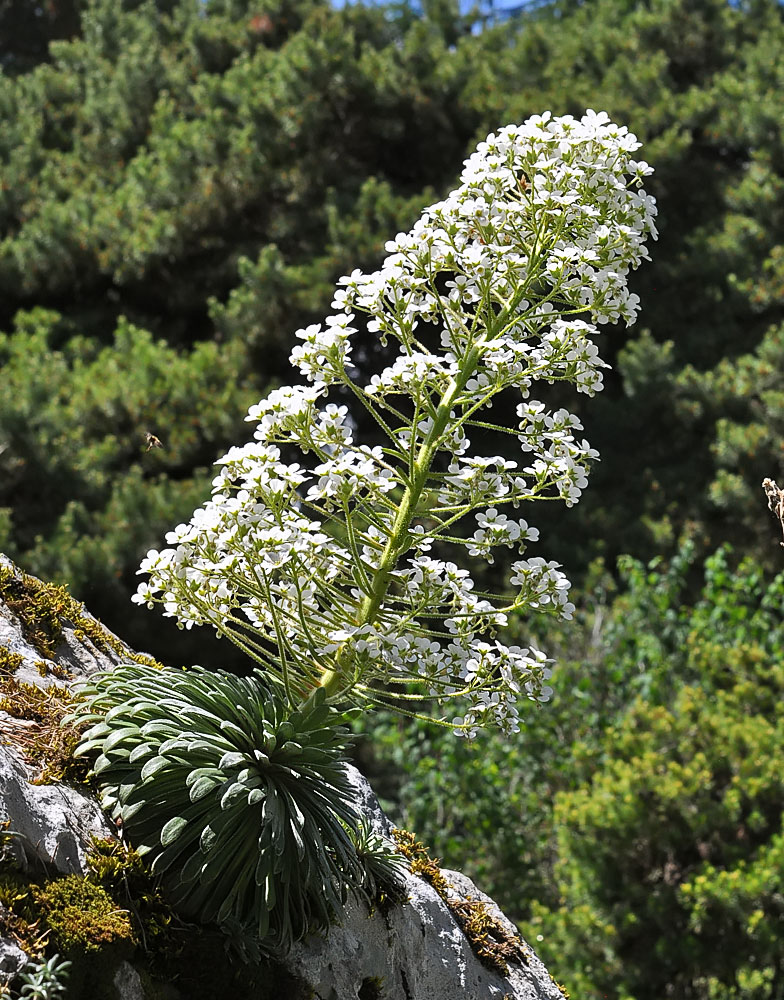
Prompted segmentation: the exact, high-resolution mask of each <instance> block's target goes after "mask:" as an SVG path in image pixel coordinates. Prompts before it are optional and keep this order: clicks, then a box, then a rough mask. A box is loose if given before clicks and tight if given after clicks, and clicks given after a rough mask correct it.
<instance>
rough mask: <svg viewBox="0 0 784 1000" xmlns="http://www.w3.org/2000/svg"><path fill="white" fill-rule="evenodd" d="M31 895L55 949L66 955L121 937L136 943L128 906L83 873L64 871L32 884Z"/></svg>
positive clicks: (112, 942) (94, 948)
mask: <svg viewBox="0 0 784 1000" xmlns="http://www.w3.org/2000/svg"><path fill="white" fill-rule="evenodd" d="M33 898H34V899H35V903H36V905H37V906H38V907H39V908H40V912H41V916H42V918H43V919H44V921H45V922H46V925H47V926H48V928H49V930H50V931H51V932H52V936H53V937H54V940H55V944H56V945H57V947H58V949H59V951H60V952H61V953H63V954H65V955H68V956H69V957H70V956H71V955H72V954H73V952H74V951H85V952H88V951H98V950H100V949H101V948H104V947H105V946H106V945H109V944H117V943H118V942H121V941H122V942H127V943H129V944H134V945H135V944H136V935H135V933H134V930H133V927H132V925H131V919H130V914H129V912H128V910H125V909H121V908H119V907H118V905H117V903H116V902H115V901H114V900H113V899H112V897H111V896H110V895H109V893H108V892H107V891H106V889H104V887H103V886H102V885H99V884H98V883H96V882H93V881H91V880H90V879H89V878H85V877H84V876H83V875H65V876H63V878H58V879H54V880H53V881H51V882H47V883H46V884H45V885H44V886H42V887H36V888H35V889H33Z"/></svg>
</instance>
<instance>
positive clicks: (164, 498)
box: [0, 0, 784, 1000]
mask: <svg viewBox="0 0 784 1000" xmlns="http://www.w3.org/2000/svg"><path fill="white" fill-rule="evenodd" d="M783 55H784V15H783V13H782V7H781V6H780V4H778V3H777V2H775V0H740V2H735V3H727V2H725V0H583V2H580V0H561V2H558V0H553V2H542V3H537V4H529V5H526V6H524V7H523V8H522V9H521V10H520V11H519V12H518V13H517V14H516V15H515V16H513V17H509V18H506V19H504V20H502V21H500V20H498V19H493V18H492V17H489V16H481V15H480V14H478V13H476V12H474V13H472V14H464V13H463V14H461V13H460V11H459V10H458V8H457V5H456V4H453V3H452V2H450V0H429V2H426V3H424V4H423V9H419V8H416V9H414V8H413V7H412V6H409V5H407V4H404V3H392V4H389V5H386V6H374V7H361V6H350V7H347V8H344V9H341V10H336V9H333V8H332V7H331V6H329V4H328V3H326V2H322V0H207V2H202V0H157V2H154V0H145V2H138V0H83V2H79V0H57V2H51V3H48V4H46V5H39V4H35V3H32V2H29V0H6V2H4V3H2V4H0V66H1V67H2V75H1V76H0V110H1V111H2V118H3V123H4V128H3V130H2V133H1V134H0V164H1V166H0V330H2V331H3V332H2V333H0V366H1V367H2V372H1V373H0V550H2V551H5V552H6V553H7V554H8V555H10V556H12V557H13V558H14V559H16V560H17V561H18V562H19V563H20V564H21V565H22V566H24V567H25V568H26V569H28V570H29V571H31V572H34V573H37V574H40V575H42V576H44V577H46V578H48V579H53V580H56V581H64V582H68V583H69V584H70V586H71V589H72V591H73V593H74V594H75V595H76V596H78V597H79V598H81V599H83V600H85V601H86V602H87V604H88V607H89V608H90V609H91V610H92V611H94V612H95V613H96V614H98V615H99V616H100V617H102V618H103V620H104V621H105V622H106V623H107V624H108V625H109V626H110V627H113V628H115V629H116V630H117V631H119V632H120V633H121V634H122V635H123V637H124V638H126V639H127V640H128V641H129V642H131V643H132V644H133V645H135V646H137V647H139V648H143V649H147V650H150V651H151V652H153V653H155V655H157V656H159V657H160V658H161V659H164V660H168V661H170V662H175V663H178V662H183V661H187V662H191V661H193V660H194V659H198V660H199V661H200V662H204V663H208V664H213V665H225V664H226V663H228V662H229V660H230V654H229V651H228V650H226V649H225V648H223V647H222V646H218V647H216V648H214V647H210V646H209V645H208V643H206V642H205V640H204V638H203V637H193V636H191V635H187V636H186V635H184V634H181V633H178V632H177V631H176V630H175V629H173V628H172V627H171V626H170V625H168V624H167V622H165V621H163V620H161V619H160V618H159V617H158V616H154V615H150V614H149V613H148V612H146V611H139V610H137V609H135V608H133V607H132V606H131V605H130V603H129V595H130V593H131V592H132V591H133V589H135V579H134V573H135V569H136V567H137V565H138V562H139V559H140V558H141V556H142V555H143V554H144V552H145V551H146V550H147V548H149V547H150V546H152V545H155V544H158V543H159V541H160V539H161V537H162V535H163V533H164V531H165V530H167V529H168V528H169V527H171V526H172V525H173V524H175V523H177V522H178V521H179V520H182V519H183V518H185V517H187V515H188V514H189V513H190V511H191V510H192V509H193V507H194V506H195V505H196V504H197V503H198V502H199V501H200V500H201V499H202V498H203V497H204V495H205V493H206V491H207V488H208V484H209V480H210V478H211V473H210V471H209V465H210V463H211V462H212V460H213V459H214V458H215V457H216V455H217V454H219V453H220V452H221V451H222V450H223V449H225V448H226V447H227V446H228V445H229V444H231V443H234V442H237V441H239V440H241V439H242V438H243V436H244V435H245V433H246V431H247V428H246V427H245V425H244V424H243V417H244V413H245V411H246V409H247V406H248V405H249V404H250V403H251V402H254V401H255V400H256V399H257V398H258V397H259V396H260V395H261V394H262V393H263V392H264V391H265V390H266V389H267V388H268V387H269V386H271V385H273V384H275V383H276V382H277V381H279V380H281V379H284V378H285V379H287V378H288V374H287V370H286V369H287V365H286V358H287V354H288V350H289V347H290V345H291V339H292V333H293V331H294V330H295V329H296V328H297V327H298V326H300V325H302V324H303V323H307V322H310V321H313V320H316V319H318V318H319V317H321V316H322V315H323V314H324V312H325V310H326V309H327V307H328V303H329V299H330V297H331V289H332V286H333V283H334V280H335V278H336V277H337V276H338V275H340V274H342V273H345V272H347V271H350V270H351V269H353V268H354V267H368V266H373V264H374V263H375V262H376V261H377V260H378V259H379V257H380V255H381V253H382V248H383V242H384V240H385V239H387V238H389V237H390V236H391V235H392V234H394V233H395V232H396V231H398V230H400V229H405V228H408V227H409V226H410V225H411V223H412V221H413V220H414V218H415V217H416V216H417V214H418V212H419V210H420V209H421V207H422V206H423V205H424V204H426V203H428V202H429V201H430V200H432V199H434V198H436V197H438V196H439V195H441V194H443V193H445V192H446V191H447V190H448V189H449V188H450V186H451V185H452V184H453V183H454V181H455V179H456V178H457V176H458V174H459V170H460V166H461V161H462V159H463V157H464V156H465V155H466V154H467V153H468V151H469V150H470V148H471V147H472V145H473V144H474V143H475V142H476V140H477V139H478V138H481V137H482V136H483V135H484V134H485V133H486V132H488V131H490V130H491V129H493V128H495V127H497V126H498V125H500V124H503V123H505V122H507V121H515V120H522V119H524V118H525V117H527V116H528V115H530V114H533V113H538V112H540V111H542V110H544V109H548V108H549V109H551V110H552V111H553V112H554V113H555V114H564V113H574V114H579V113H581V112H582V111H583V110H584V109H585V108H586V107H593V108H596V109H603V110H606V111H607V112H608V113H609V114H610V115H611V117H613V118H614V119H615V120H617V121H621V122H623V123H625V124H628V125H629V127H630V128H631V129H632V130H633V131H634V132H636V133H637V134H638V136H639V137H640V138H641V139H642V140H643V142H644V143H645V152H644V155H645V157H646V158H647V159H648V160H649V161H650V162H651V163H653V164H654V165H655V167H656V174H655V176H654V178H653V183H652V184H651V189H652V190H653V193H655V194H656V196H657V197H658V199H659V202H660V222H661V239H660V241H659V243H658V244H657V245H655V247H654V248H653V255H654V260H653V263H652V264H649V265H647V266H646V267H645V268H644V269H642V270H641V271H640V272H639V274H638V275H636V276H635V290H636V291H637V292H638V293H639V294H640V296H641V298H642V300H643V312H642V319H641V321H640V323H639V324H638V326H637V327H635V328H632V329H631V330H629V331H626V330H620V329H619V330H617V331H613V332H612V333H611V334H609V335H607V339H606V341H605V343H604V345H603V353H604V355H605V356H606V357H607V359H608V360H610V361H611V362H612V363H613V365H614V370H613V373H612V374H611V377H610V378H609V380H608V385H607V388H606V390H605V392H604V393H602V395H601V396H600V397H598V398H597V399H596V400H592V401H589V403H588V405H587V406H586V407H585V413H584V422H585V424H586V433H587V436H588V437H589V438H590V440H591V443H592V444H594V445H595V446H596V447H598V448H599V450H600V452H601V455H602V462H601V464H600V465H598V466H597V468H596V470H595V472H594V476H593V482H592V484H591V487H590V489H589V490H588V492H587V494H586V496H585V499H584V500H583V501H582V502H581V503H580V505H579V506H578V507H577V508H575V509H574V510H572V511H569V512H564V511H563V510H548V511H546V512H545V514H546V516H540V515H539V513H538V512H537V516H536V517H535V521H537V523H538V524H539V526H540V527H541V528H542V541H541V544H540V551H541V553H542V554H543V555H546V556H547V557H554V558H558V559H560V560H561V561H562V562H563V563H564V564H565V567H566V569H567V571H568V572H569V574H570V575H571V576H572V577H573V578H574V579H575V580H576V581H577V583H578V590H579V593H580V594H581V595H582V597H581V601H580V603H581V608H582V610H581V620H580V622H579V623H578V624H577V626H576V627H574V628H571V629H568V630H565V631H564V632H563V634H558V635H554V634H552V633H550V634H548V635H544V636H540V637H539V639H540V641H541V643H542V645H543V646H544V647H545V648H547V649H548V650H554V651H556V652H557V653H558V654H559V656H560V666H559V668H558V672H557V675H556V678H555V688H556V696H555V698H554V700H553V702H552V704H550V705H549V706H547V707H545V708H544V709H542V710H541V711H536V712H534V713H533V714H532V716H531V719H530V723H529V724H527V725H526V727H525V729H524V731H523V733H522V734H521V736H520V738H519V740H517V741H515V742H514V743H510V742H508V741H506V742H505V741H502V740H500V739H499V738H497V737H494V736H489V737H487V738H486V739H484V740H482V741H480V743H479V744H478V745H476V746H467V745H465V744H463V743H459V742H456V741H455V740H454V738H452V737H451V736H442V735H441V733H440V732H439V731H438V730H437V729H435V728H433V727H421V726H420V727H412V726H408V725H404V724H402V723H400V722H399V721H396V720H389V719H384V718H378V719H377V720H368V722H367V726H368V732H367V733H366V739H365V740H364V741H363V742H362V745H361V747H360V760H361V761H362V762H363V764H364V766H365V767H366V768H367V769H368V770H369V772H370V773H372V774H373V775H374V776H375V780H376V782H377V784H378V785H379V787H380V788H381V790H382V792H383V793H384V794H385V797H386V799H387V800H388V802H389V804H390V807H391V808H392V809H393V810H394V811H396V814H397V816H398V818H399V819H400V820H401V821H405V822H406V823H408V824H409V825H411V826H412V827H413V828H414V829H415V830H416V831H417V834H418V835H419V837H420V838H421V839H424V840H426V841H429V843H430V845H431V846H432V847H433V848H434V850H436V852H437V853H440V854H441V856H442V858H443V859H444V861H445V863H448V864H453V865H454V866H456V867H461V868H463V869H464V870H466V871H467V872H468V873H469V874H474V875H476V876H477V877H478V878H479V879H480V881H481V882H482V883H483V885H484V886H485V888H487V889H489V890H490V891H491V892H493V893H495V894H496V895H497V897H498V898H499V899H500V900H501V901H502V902H503V904H504V905H505V906H506V907H507V908H508V909H509V911H510V913H511V914H512V915H513V916H514V917H515V918H517V919H518V920H520V921H521V922H522V926H523V929H524V931H525V932H526V933H527V934H528V935H529V936H530V937H531V939H532V942H533V943H534V944H536V945H537V947H538V948H539V949H540V950H541V952H542V954H543V956H544V957H545V958H546V960H547V961H548V962H549V964H550V966H551V968H552V970H553V972H554V973H555V974H556V976H557V978H558V979H559V980H561V981H563V982H564V983H565V985H566V986H567V987H568V988H570V989H571V990H572V991H573V993H574V994H575V995H576V996H580V997H584V998H591V997H605V996H607V997H612V998H617V1000H661V998H662V997H667V996H673V997H680V998H686V1000H688V998H699V1000H703V998H704V1000H725V998H726V1000H730V998H738V1000H739V998H741V997H742V998H749V997H750V998H760V1000H762V998H765V1000H767V998H774V1000H775V998H782V997H784V958H783V957H782V956H784V924H783V923H782V921H784V898H782V896H781V889H780V878H779V877H778V876H777V874H776V873H777V871H778V872H780V869H781V865H782V860H784V858H783V857H782V854H783V853H784V847H782V844H783V843H784V841H783V840H782V824H781V819H782V804H783V803H784V783H783V780H782V774H784V768H783V767H782V763H784V761H783V760H782V755H783V753H784V748H783V741H784V731H783V730H782V728H781V722H780V720H779V718H778V712H777V707H778V703H779V701H780V699H781V694H782V687H783V686H784V677H782V644H783V643H784V639H783V637H782V625H781V608H782V596H784V591H783V589H782V588H784V583H782V581H781V580H780V579H777V578H776V577H775V573H776V571H777V569H778V568H779V567H780V566H781V565H782V564H781V557H782V556H781V550H780V549H779V548H778V546H777V544H776V532H777V528H776V526H775V524H774V522H773V521H772V520H770V519H769V518H768V515H767V514H766V512H765V509H764V498H763V496H762V492H761V490H760V487H759V483H760V480H761V479H762V477H763V476H764V475H771V476H773V477H774V478H775V477H777V476H778V477H780V476H781V475H782V473H783V471H784V470H782V461H783V455H784V452H783V451H782V448H783V445H782V442H783V441H784V375H783V374H782V373H783V372H784V191H783V190H782V189H783V188H784V148H783V146H782V143H783V142H784V140H783V139H782V129H781V98H780V94H781V93H782V91H783V90H784V58H783V57H782V56H783ZM367 362H368V364H369V365H372V363H373V358H372V357H369V358H368V359H367ZM147 431H150V432H152V433H154V434H156V435H157V436H158V437H159V438H160V439H161V440H162V442H163V444H164V447H163V448H162V449H152V450H149V451H148V450H146V447H147V446H146V443H145V433H146V432H147ZM726 543H731V544H732V545H733V546H734V548H733V549H728V548H723V547H722V546H724V545H725V544H726ZM619 557H621V558H620V559H619ZM654 559H658V560H660V561H659V562H656V563H654V564H653V565H652V566H649V565H648V563H649V561H650V560H654ZM515 627H516V628H518V629H519V631H520V634H521V638H522V637H527V636H528V635H529V629H530V628H535V627H536V626H535V623H526V622H519V623H516V626H515Z"/></svg>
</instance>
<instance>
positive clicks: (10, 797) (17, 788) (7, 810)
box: [0, 746, 112, 875]
mask: <svg viewBox="0 0 784 1000" xmlns="http://www.w3.org/2000/svg"><path fill="white" fill-rule="evenodd" d="M36 771H37V768H35V767H31V766H30V765H28V764H27V763H26V762H25V760H24V759H23V757H22V756H21V754H19V753H17V752H16V751H14V750H13V749H12V748H11V747H7V746H0V790H2V791H1V792H0V823H2V822H4V821H8V824H9V831H10V832H11V833H12V836H10V837H9V838H8V843H9V845H10V847H11V850H12V851H13V852H14V854H15V855H16V857H17V859H18V860H19V861H20V862H21V863H22V865H23V867H27V866H29V865H33V864H36V865H37V866H43V868H44V870H45V871H49V872H59V873H60V874H63V875H68V874H71V873H72V872H77V873H83V872H84V870H85V854H86V849H87V848H88V847H89V846H90V838H91V837H110V836H112V830H111V827H110V825H109V821H108V820H107V819H106V817H105V816H104V814H103V813H102V812H101V810H100V808H99V806H98V803H97V802H96V801H95V799H93V798H91V797H90V796H89V795H86V794H85V793H84V792H80V791H78V790H77V789H75V788H70V787H69V786H68V785H64V784H62V783H59V784H56V785H33V784H31V780H32V778H34V777H35V774H36Z"/></svg>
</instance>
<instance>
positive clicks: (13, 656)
mask: <svg viewBox="0 0 784 1000" xmlns="http://www.w3.org/2000/svg"><path fill="white" fill-rule="evenodd" d="M23 663H24V657H23V656H22V654H21V653H12V652H11V650H10V649H9V648H8V647H7V646H0V676H4V675H7V676H9V677H10V676H13V675H14V674H15V673H16V671H17V670H18V669H19V668H20V667H21V666H22V664H23Z"/></svg>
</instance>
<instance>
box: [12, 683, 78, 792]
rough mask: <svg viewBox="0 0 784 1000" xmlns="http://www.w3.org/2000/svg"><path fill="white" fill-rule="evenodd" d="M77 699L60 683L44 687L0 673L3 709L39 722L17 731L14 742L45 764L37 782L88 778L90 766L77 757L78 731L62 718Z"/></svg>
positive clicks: (22, 717) (73, 780) (17, 716)
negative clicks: (75, 754) (64, 722)
mask: <svg viewBox="0 0 784 1000" xmlns="http://www.w3.org/2000/svg"><path fill="white" fill-rule="evenodd" d="M73 701H74V698H73V695H72V694H71V693H70V691H68V689H67V688H64V687H59V686H57V685H52V686H50V687H48V688H40V687H38V686H37V685H36V684H27V683H26V682H25V681H18V680H17V679H16V678H15V677H14V676H13V675H12V674H7V673H3V672H0V710H2V711H4V712H7V713H8V714H9V715H10V716H12V717H13V718H15V719H24V720H26V721H28V722H33V723H35V725H34V726H26V727H24V729H20V730H19V731H18V732H14V744H15V745H17V746H18V747H19V748H20V749H21V750H22V751H23V752H24V753H25V754H26V755H27V756H28V757H30V758H32V759H33V760H35V761H37V762H38V763H40V764H41V767H42V771H41V774H40V775H39V776H38V778H37V779H36V784H51V783H52V782H55V781H71V782H76V783H80V782H84V781H86V779H87V773H88V770H89V765H88V764H87V763H86V761H84V760H83V759H82V758H80V757H75V756H74V751H75V750H76V747H77V746H78V743H79V736H78V733H77V732H76V730H75V729H74V728H73V727H70V726H66V725H63V721H62V720H63V717H64V716H65V715H66V713H67V712H69V711H70V710H71V708H72V707H73Z"/></svg>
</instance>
